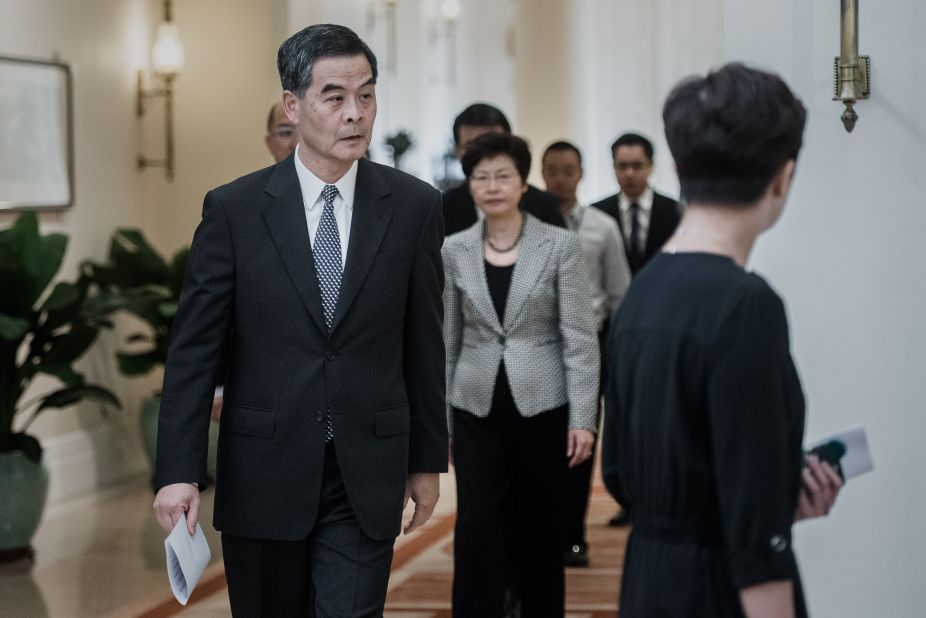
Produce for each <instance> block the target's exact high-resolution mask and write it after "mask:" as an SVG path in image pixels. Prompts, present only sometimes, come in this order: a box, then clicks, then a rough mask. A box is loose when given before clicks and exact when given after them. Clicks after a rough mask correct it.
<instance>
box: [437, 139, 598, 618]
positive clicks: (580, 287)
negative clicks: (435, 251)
mask: <svg viewBox="0 0 926 618" xmlns="http://www.w3.org/2000/svg"><path fill="white" fill-rule="evenodd" d="M462 163H463V171H464V173H465V174H466V178H467V182H468V183H469V188H470V192H471V193H472V195H473V200H474V201H475V203H476V206H477V207H478V208H479V209H480V211H481V212H482V213H483V214H484V217H483V220H482V222H480V223H477V224H476V225H474V226H473V227H471V228H469V229H467V230H464V231H462V232H460V233H458V234H454V235H452V236H450V237H449V238H448V239H447V240H446V241H445V243H444V248H443V258H444V272H445V276H446V283H445V287H444V311H445V315H444V339H445V342H446V346H447V402H448V423H449V426H450V429H451V434H452V455H453V460H454V464H455V468H456V477H457V508H458V515H457V522H456V537H455V543H454V583H453V614H454V616H466V617H471V616H473V617H475V616H478V617H480V618H481V617H487V618H491V617H493V616H502V614H503V611H504V603H505V601H504V599H505V592H506V589H507V588H508V587H509V586H511V585H513V586H514V589H515V592H516V594H517V595H518V596H519V597H520V599H521V602H522V608H523V615H525V616H532V617H533V616H558V617H561V616H562V615H563V612H564V598H563V597H564V575H563V550H562V547H563V543H562V523H563V522H562V519H563V516H562V515H563V514H562V505H563V502H564V482H565V473H566V469H567V466H575V465H578V464H579V463H581V462H583V461H584V460H586V459H587V458H588V457H589V456H590V455H591V450H592V445H593V443H594V440H595V435H594V433H593V432H594V431H595V430H596V428H597V418H596V416H597V399H598V379H599V362H600V359H599V352H598V340H597V334H596V329H595V321H594V317H593V314H592V307H591V301H590V295H589V290H588V279H587V275H586V273H585V264H584V261H583V258H582V251H581V248H580V246H579V241H578V239H577V237H576V236H575V235H574V234H573V233H571V232H568V231H566V230H563V229H560V228H556V227H553V226H550V225H547V224H546V223H542V222H541V221H539V220H538V219H535V218H533V217H532V216H530V215H528V214H526V213H524V212H522V211H521V210H520V209H519V208H518V204H519V202H520V199H521V195H522V194H523V193H524V191H525V190H526V188H527V181H526V178H527V173H528V170H529V169H530V151H529V150H528V147H527V144H526V143H525V142H524V140H522V139H520V138H518V137H515V136H512V135H508V134H502V133H488V134H485V135H482V136H480V137H478V138H477V139H476V140H474V141H473V142H472V143H471V144H470V146H469V147H468V148H467V150H466V152H465V154H464V155H463V159H462Z"/></svg>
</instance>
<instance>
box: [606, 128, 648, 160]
mask: <svg viewBox="0 0 926 618" xmlns="http://www.w3.org/2000/svg"><path fill="white" fill-rule="evenodd" d="M621 146H642V147H643V153H644V154H646V159H647V160H648V161H649V162H650V163H652V162H653V142H651V141H649V140H648V139H646V138H645V137H643V136H642V135H640V134H639V133H624V134H623V135H621V136H620V137H618V138H617V139H616V140H614V143H613V144H611V158H612V159H617V149H618V148H620V147H621Z"/></svg>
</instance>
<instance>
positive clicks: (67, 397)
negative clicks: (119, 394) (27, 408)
mask: <svg viewBox="0 0 926 618" xmlns="http://www.w3.org/2000/svg"><path fill="white" fill-rule="evenodd" d="M84 399H89V400H93V401H98V402H100V403H102V404H104V405H110V406H113V407H114V408H121V407H122V404H121V403H119V399H117V398H116V396H115V395H114V394H113V393H112V392H111V391H110V390H108V389H105V388H103V387H102V386H96V385H94V384H83V385H80V386H68V387H67V388H62V389H61V390H58V391H55V392H54V393H52V394H50V395H47V396H46V397H45V398H43V399H42V403H41V404H39V407H38V408H37V409H36V411H35V413H36V414H38V413H39V412H41V411H42V410H47V409H49V408H64V407H66V406H70V405H74V404H75V403H77V402H79V401H82V400H84Z"/></svg>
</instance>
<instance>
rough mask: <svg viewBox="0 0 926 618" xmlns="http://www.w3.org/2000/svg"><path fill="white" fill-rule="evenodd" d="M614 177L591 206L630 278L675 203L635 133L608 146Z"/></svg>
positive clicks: (624, 514)
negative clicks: (607, 224)
mask: <svg viewBox="0 0 926 618" xmlns="http://www.w3.org/2000/svg"><path fill="white" fill-rule="evenodd" d="M611 159H612V161H613V162H614V175H615V177H617V184H618V185H619V186H620V188H621V190H620V192H619V193H617V194H615V195H611V196H608V197H606V198H604V199H603V200H601V201H600V202H595V203H594V204H592V206H593V207H594V208H598V209H600V210H602V211H604V212H606V213H608V214H609V215H611V216H612V217H614V219H615V220H616V221H617V225H618V227H620V229H621V234H622V235H623V237H624V249H625V250H626V251H627V263H628V264H629V265H630V273H631V275H636V274H637V273H638V272H639V271H640V269H641V268H643V267H644V266H645V265H646V263H647V262H648V261H649V260H650V259H651V258H652V257H653V256H654V255H656V253H657V252H658V251H659V249H660V248H661V247H662V245H664V244H665V242H666V241H667V240H668V239H669V237H670V236H672V234H673V233H674V232H675V228H676V227H678V222H679V220H680V219H681V211H680V209H679V205H678V202H676V201H675V200H673V199H672V198H671V197H667V196H665V195H662V194H660V193H656V192H655V191H653V189H652V187H650V185H649V177H650V174H652V172H653V144H652V142H650V141H649V140H648V139H646V138H645V137H643V136H642V135H639V134H637V133H624V134H623V135H621V136H620V137H618V138H617V140H616V141H615V142H614V143H613V144H612V145H611ZM608 523H609V524H610V525H611V526H625V525H627V524H629V523H630V513H629V512H628V511H627V510H626V509H623V508H622V509H621V510H620V511H618V513H617V515H615V516H614V517H612V518H611V520H610V521H609V522H608Z"/></svg>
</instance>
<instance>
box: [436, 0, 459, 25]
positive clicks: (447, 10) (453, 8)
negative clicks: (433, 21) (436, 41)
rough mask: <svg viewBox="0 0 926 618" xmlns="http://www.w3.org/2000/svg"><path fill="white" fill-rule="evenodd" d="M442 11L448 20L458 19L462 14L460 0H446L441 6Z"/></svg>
mask: <svg viewBox="0 0 926 618" xmlns="http://www.w3.org/2000/svg"><path fill="white" fill-rule="evenodd" d="M440 10H441V13H443V15H444V18H445V19H447V20H448V21H456V20H457V18H458V17H459V16H460V2H459V0H444V1H443V2H442V3H441V6H440Z"/></svg>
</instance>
